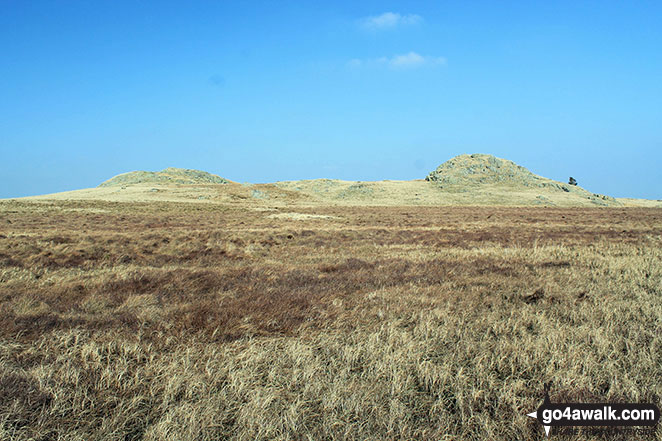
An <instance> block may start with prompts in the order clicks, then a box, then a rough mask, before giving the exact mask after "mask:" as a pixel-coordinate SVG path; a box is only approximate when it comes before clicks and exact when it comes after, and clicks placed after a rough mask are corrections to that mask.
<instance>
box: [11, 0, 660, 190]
mask: <svg viewBox="0 0 662 441" xmlns="http://www.w3.org/2000/svg"><path fill="white" fill-rule="evenodd" d="M660 23H662V3H661V2H657V1H648V2H639V1H631V2H630V1H628V2H622V1H607V0H604V1H596V2H581V1H567V2H564V1H553V2H530V1H522V2H479V1H475V2H465V1H458V2H416V1H408V2H385V1H380V2H370V1H365V2H353V1H352V2H350V1H346V2H345V1H343V2H333V3H330V2H327V3H326V4H323V2H231V1H219V2H211V1H210V2H196V1H192V2H168V1H158V2H156V1H154V2H150V1H135V0H134V1H112V2H111V1H80V2H74V1H43V2H42V1H22V0H0V48H2V51H1V53H0V157H1V160H0V198H2V197H18V196H26V195H33V194H43V193H51V192H57V191H65V190H72V189H77V188H84V187H93V186H96V185H97V184H98V183H100V182H101V181H103V180H105V179H107V178H110V177H111V176H113V175H116V174H118V173H122V172H126V171H131V170H160V169H163V168H165V167H168V166H176V167H185V168H197V169H202V170H206V171H209V172H212V173H216V174H219V175H221V176H223V177H226V178H229V179H232V180H235V181H239V182H271V181H276V180H289V179H309V178H320V177H327V178H339V179H352V180H378V179H415V178H423V177H424V176H425V175H426V174H427V173H428V172H429V171H430V170H432V169H434V168H435V167H436V166H437V165H439V164H440V163H442V162H444V161H446V160H447V159H449V158H451V157H453V156H455V155H458V154H461V153H491V154H494V155H496V156H499V157H503V158H507V159H511V160H513V161H515V162H517V163H519V164H520V165H523V166H525V167H527V168H529V169H530V170H532V171H533V172H535V173H537V174H540V175H543V176H546V177H550V178H553V179H557V180H562V181H566V180H567V179H568V176H571V175H572V176H574V177H575V178H576V179H577V180H578V181H579V184H580V185H582V186H583V187H585V188H587V189H589V190H591V191H593V192H597V193H605V194H610V195H613V196H629V197H645V198H651V199H662V173H660V171H659V169H660V165H662V50H661V49H660V48H661V47H662V26H660Z"/></svg>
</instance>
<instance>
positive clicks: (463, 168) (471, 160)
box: [425, 153, 554, 187]
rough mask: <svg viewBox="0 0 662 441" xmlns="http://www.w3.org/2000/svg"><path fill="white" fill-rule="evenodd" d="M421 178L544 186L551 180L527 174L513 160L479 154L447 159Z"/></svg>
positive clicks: (456, 181)
mask: <svg viewBox="0 0 662 441" xmlns="http://www.w3.org/2000/svg"><path fill="white" fill-rule="evenodd" d="M425 180H426V181H432V182H439V183H440V184H447V185H456V184H459V185H470V186H471V185H475V184H511V185H522V186H525V187H535V186H538V187H544V186H549V184H550V183H553V182H554V181H552V180H550V179H547V178H543V177H542V176H538V175H536V174H533V173H531V172H530V171H529V170H527V169H526V168H524V167H522V166H521V165H517V164H515V163H514V162H513V161H509V160H507V159H501V158H497V157H496V156H492V155H486V154H482V153H474V154H472V155H459V156H456V157H454V158H452V159H449V160H448V161H446V162H444V163H443V164H441V165H440V166H439V167H437V169H436V170H434V171H433V172H431V173H430V174H428V175H427V177H426V178H425Z"/></svg>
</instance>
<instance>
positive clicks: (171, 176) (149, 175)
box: [99, 167, 230, 187]
mask: <svg viewBox="0 0 662 441" xmlns="http://www.w3.org/2000/svg"><path fill="white" fill-rule="evenodd" d="M229 182H230V181H228V180H227V179H225V178H222V177H220V176H218V175H214V174H211V173H207V172H205V171H201V170H192V169H188V168H175V167H168V168H166V169H163V170H161V171H158V172H150V171H133V172H129V173H122V174H120V175H117V176H115V177H113V178H110V179H108V180H107V181H105V182H103V183H101V184H100V185H99V187H114V186H118V185H132V184H185V185H191V184H228V183H229Z"/></svg>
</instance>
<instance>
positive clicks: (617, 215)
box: [0, 202, 662, 440]
mask: <svg viewBox="0 0 662 441" xmlns="http://www.w3.org/2000/svg"><path fill="white" fill-rule="evenodd" d="M279 213H283V215H279ZM297 213H298V214H300V215H301V216H297V217H296V219H292V217H291V209H282V210H280V211H279V210H278V209H269V210H261V211H257V210H254V209H251V207H244V206H241V205H236V204H235V205H215V204H176V203H167V202H163V203H149V204H147V203H143V204H141V203H131V204H128V203H126V204H121V203H110V202H57V203H44V202H39V203H37V202H3V203H0V308H1V310H2V315H1V316H0V439H3V440H4V439H7V440H28V439H38V440H51V439H61V440H96V439H99V440H101V439H103V440H107V439H108V440H115V439H116V440H131V439H145V440H182V439H184V440H188V439H196V440H216V439H236V440H253V439H264V440H272V439H291V440H304V439H310V440H312V439H314V440H319V439H343V440H344V439H348V440H349V439H351V440H354V439H356V440H366V439H375V440H377V439H379V440H381V439H449V440H450V439H466V440H482V439H492V440H516V439H522V440H523V439H540V438H541V437H542V435H541V433H542V431H541V428H540V427H539V426H538V424H537V423H536V422H535V421H533V420H531V419H530V418H528V417H526V416H525V414H526V413H527V412H530V411H532V410H533V409H534V408H535V407H537V406H538V404H539V403H540V401H541V394H542V384H543V382H546V381H551V382H552V383H553V389H552V399H553V400H554V399H559V400H560V399H562V398H563V399H572V400H595V401H604V400H633V401H651V400H655V401H656V402H657V403H658V405H659V397H660V396H662V381H661V379H662V368H661V367H660V366H662V333H660V329H662V299H661V294H662V251H661V250H662V239H661V238H662V211H661V210H659V209H646V208H627V209H625V208H618V209H611V208H610V209H589V208H575V209H560V208H555V209H551V208H548V209H543V208H490V207H462V208H459V207H443V208H441V207H381V208H380V207H371V208H366V207H309V208H305V207H298V208H297ZM557 439H559V438H558V437H557ZM561 439H562V438H561ZM586 439H590V438H586ZM655 439H658V440H661V439H662V434H661V433H660V431H659V430H658V432H657V434H656V438H655Z"/></svg>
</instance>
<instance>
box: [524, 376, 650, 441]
mask: <svg viewBox="0 0 662 441" xmlns="http://www.w3.org/2000/svg"><path fill="white" fill-rule="evenodd" d="M549 388H550V385H549V383H548V384H545V399H544V400H543V403H542V404H541V405H540V407H538V409H537V410H536V411H535V412H531V413H529V414H527V415H528V416H530V417H531V418H536V419H537V420H538V421H539V422H540V424H542V426H543V427H544V429H545V435H547V436H549V432H550V429H551V428H552V427H553V426H560V427H569V426H602V427H605V426H606V427H612V428H634V427H639V428H642V429H644V428H648V429H652V428H653V427H655V426H656V425H657V423H658V421H659V419H660V410H659V409H658V407H657V406H656V405H655V404H650V403H552V402H551V401H550V399H549Z"/></svg>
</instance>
